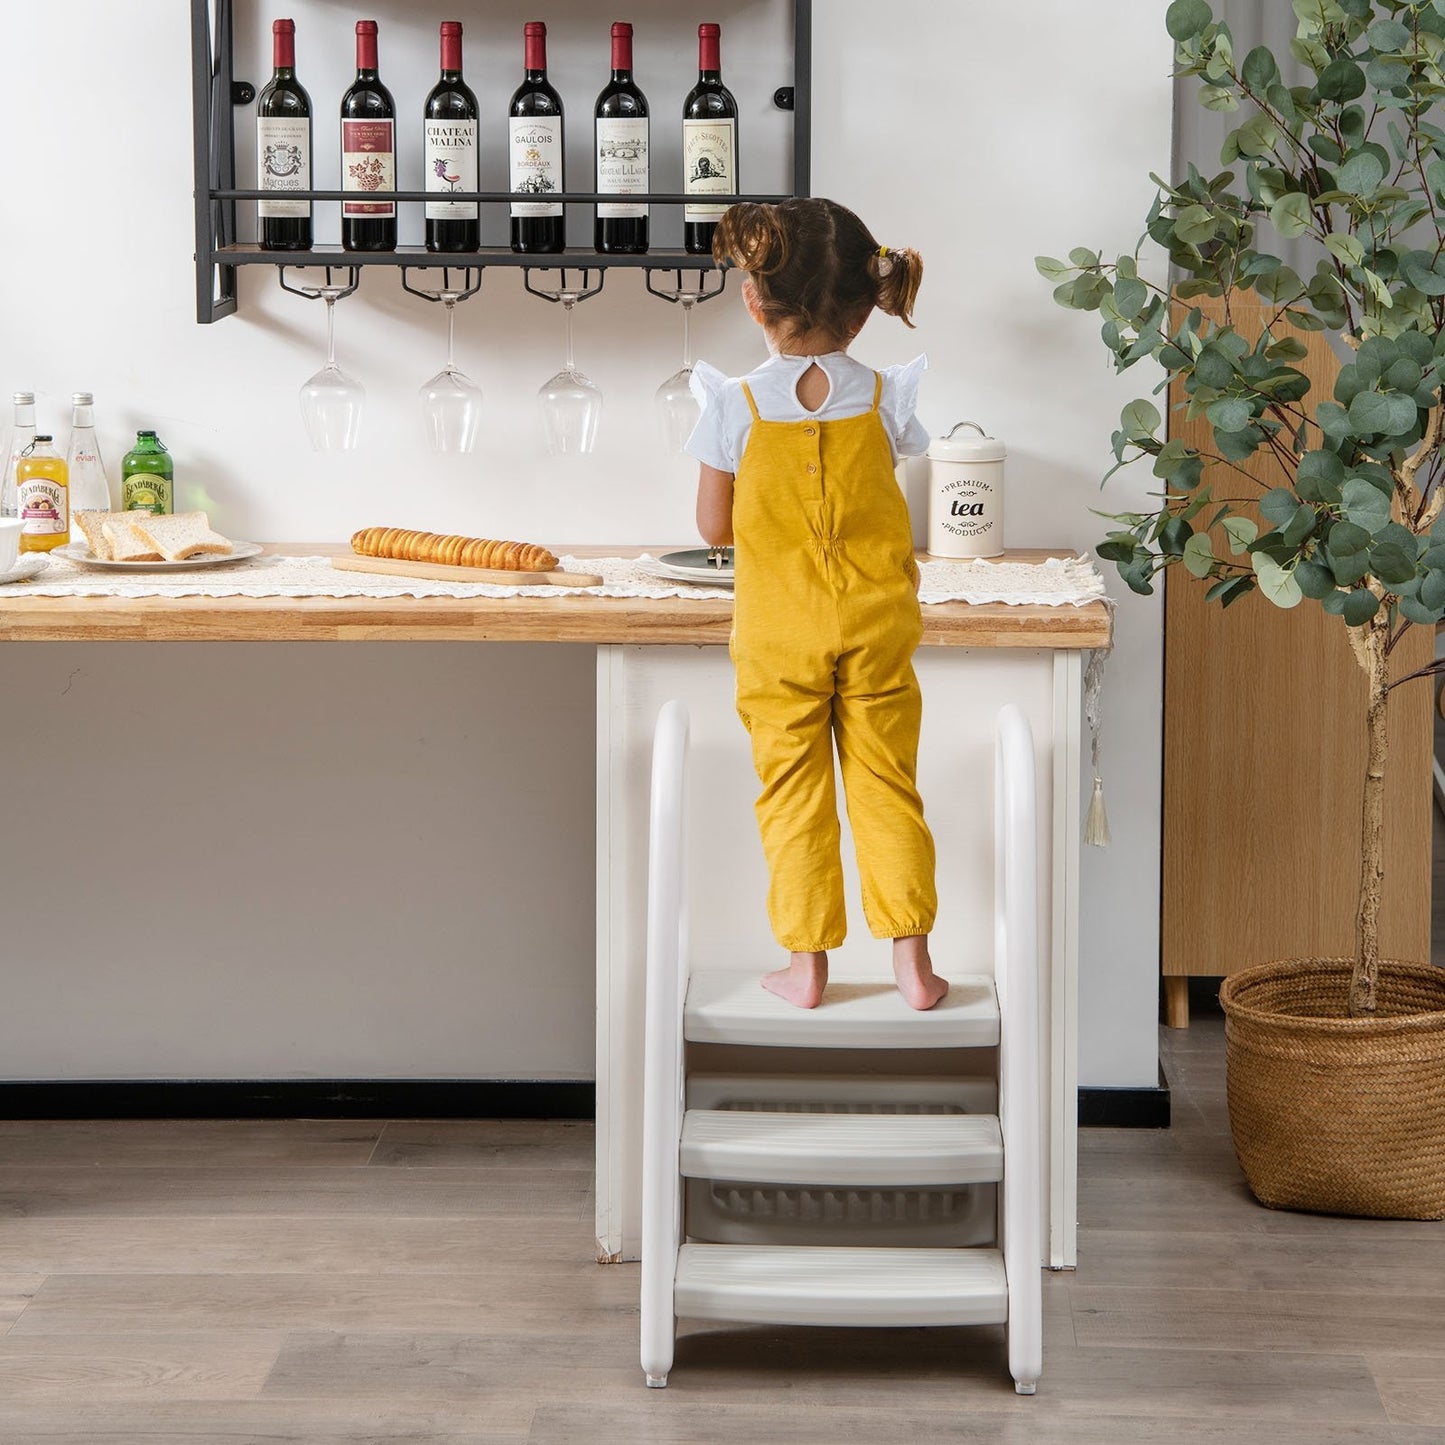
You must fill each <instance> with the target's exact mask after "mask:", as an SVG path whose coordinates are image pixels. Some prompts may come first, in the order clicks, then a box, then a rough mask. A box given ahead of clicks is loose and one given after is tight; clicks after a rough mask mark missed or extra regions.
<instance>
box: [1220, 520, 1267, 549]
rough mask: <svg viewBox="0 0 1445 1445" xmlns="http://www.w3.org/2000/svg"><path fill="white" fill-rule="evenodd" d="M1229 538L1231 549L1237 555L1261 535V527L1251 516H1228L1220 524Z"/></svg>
mask: <svg viewBox="0 0 1445 1445" xmlns="http://www.w3.org/2000/svg"><path fill="white" fill-rule="evenodd" d="M1219 525H1220V526H1221V527H1223V528H1224V532H1225V535H1226V536H1227V537H1228V538H1229V550H1230V551H1231V552H1233V553H1234V555H1235V556H1236V557H1238V556H1239V554H1240V553H1241V552H1243V551H1244V550H1245V549H1246V548H1247V547H1248V546H1249V544H1250V543H1251V542H1252V541H1254V539H1255V538H1256V537H1258V536H1259V527H1258V526H1257V525H1256V524H1255V522H1254V520H1253V518H1251V517H1226V518H1225V519H1224V520H1223V521H1222V522H1221V523H1220V524H1219Z"/></svg>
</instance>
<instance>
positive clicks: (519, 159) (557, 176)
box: [508, 115, 562, 217]
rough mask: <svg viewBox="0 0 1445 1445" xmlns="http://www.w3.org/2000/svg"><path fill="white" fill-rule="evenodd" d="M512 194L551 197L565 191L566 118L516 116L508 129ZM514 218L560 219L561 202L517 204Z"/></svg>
mask: <svg viewBox="0 0 1445 1445" xmlns="http://www.w3.org/2000/svg"><path fill="white" fill-rule="evenodd" d="M508 144H509V147H510V152H511V154H510V162H511V174H512V191H513V192H514V193H515V194H516V195H519V196H550V195H555V194H556V193H557V192H558V191H560V190H561V189H562V117H561V116H560V115H514V116H512V118H511V121H510V123H509V126H508ZM512 214H513V215H514V216H524V217H526V216H560V215H561V214H562V206H561V203H560V202H558V201H514V202H513V203H512Z"/></svg>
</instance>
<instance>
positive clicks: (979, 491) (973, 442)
mask: <svg viewBox="0 0 1445 1445" xmlns="http://www.w3.org/2000/svg"><path fill="white" fill-rule="evenodd" d="M965 427H967V428H971V429H972V430H973V431H974V432H976V433H977V435H976V436H958V435H956V433H957V432H959V431H961V430H962V429H964V428H965ZM1005 455H1006V452H1005V448H1004V444H1003V443H1002V442H1001V441H999V440H998V439H997V438H996V437H991V436H989V435H988V434H987V433H986V432H985V431H984V429H983V428H982V427H981V426H979V425H978V423H977V422H971V421H961V422H959V423H958V424H957V425H956V426H954V427H953V428H952V429H951V430H950V431H949V432H948V434H947V435H946V436H942V437H935V438H934V439H933V441H931V442H930V443H929V445H928V474H929V475H928V550H929V553H930V554H931V555H932V556H934V557H997V556H998V555H999V554H1000V553H1001V552H1002V551H1003V462H1004V456H1005Z"/></svg>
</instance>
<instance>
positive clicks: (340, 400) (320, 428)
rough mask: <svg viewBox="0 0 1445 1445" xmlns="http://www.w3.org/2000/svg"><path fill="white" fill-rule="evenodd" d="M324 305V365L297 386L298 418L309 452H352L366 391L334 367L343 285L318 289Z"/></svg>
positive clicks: (357, 435) (358, 432) (344, 288)
mask: <svg viewBox="0 0 1445 1445" xmlns="http://www.w3.org/2000/svg"><path fill="white" fill-rule="evenodd" d="M317 294H318V295H319V296H320V297H321V299H322V300H323V301H325V302H326V365H325V366H323V367H322V368H321V370H320V371H318V372H317V373H316V375H315V376H313V377H311V378H310V379H309V380H308V381H306V382H305V383H304V384H303V386H302V387H301V419H302V421H303V422H304V423H305V424H306V435H307V436H308V437H310V439H311V447H312V450H313V451H318V452H338V451H339V452H349V451H355V449H356V444H357V442H358V441H359V440H360V437H361V417H362V412H363V410H364V409H365V406H366V388H365V387H364V386H362V384H361V383H360V382H359V381H357V380H356V378H355V377H353V376H348V375H347V374H346V372H344V371H342V369H341V368H340V367H339V366H337V364H336V300H337V297H338V296H344V295H346V294H348V293H347V288H346V287H344V286H321V287H318V288H317Z"/></svg>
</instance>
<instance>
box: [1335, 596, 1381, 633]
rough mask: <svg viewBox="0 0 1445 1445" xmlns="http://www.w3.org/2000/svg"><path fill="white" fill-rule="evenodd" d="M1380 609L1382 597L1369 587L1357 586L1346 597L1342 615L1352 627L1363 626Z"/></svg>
mask: <svg viewBox="0 0 1445 1445" xmlns="http://www.w3.org/2000/svg"><path fill="white" fill-rule="evenodd" d="M1379 610H1380V599H1379V598H1378V597H1376V596H1375V594H1374V593H1373V592H1371V591H1370V589H1369V588H1368V587H1357V588H1355V590H1354V591H1353V592H1351V593H1350V594H1349V595H1348V596H1347V597H1346V598H1345V604H1344V608H1343V610H1342V612H1341V616H1343V617H1344V619H1345V622H1346V623H1347V624H1348V625H1349V626H1350V627H1362V626H1363V625H1364V624H1365V623H1366V622H1368V621H1369V620H1370V619H1371V618H1372V617H1373V616H1374V615H1375V613H1377V612H1378V611H1379Z"/></svg>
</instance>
